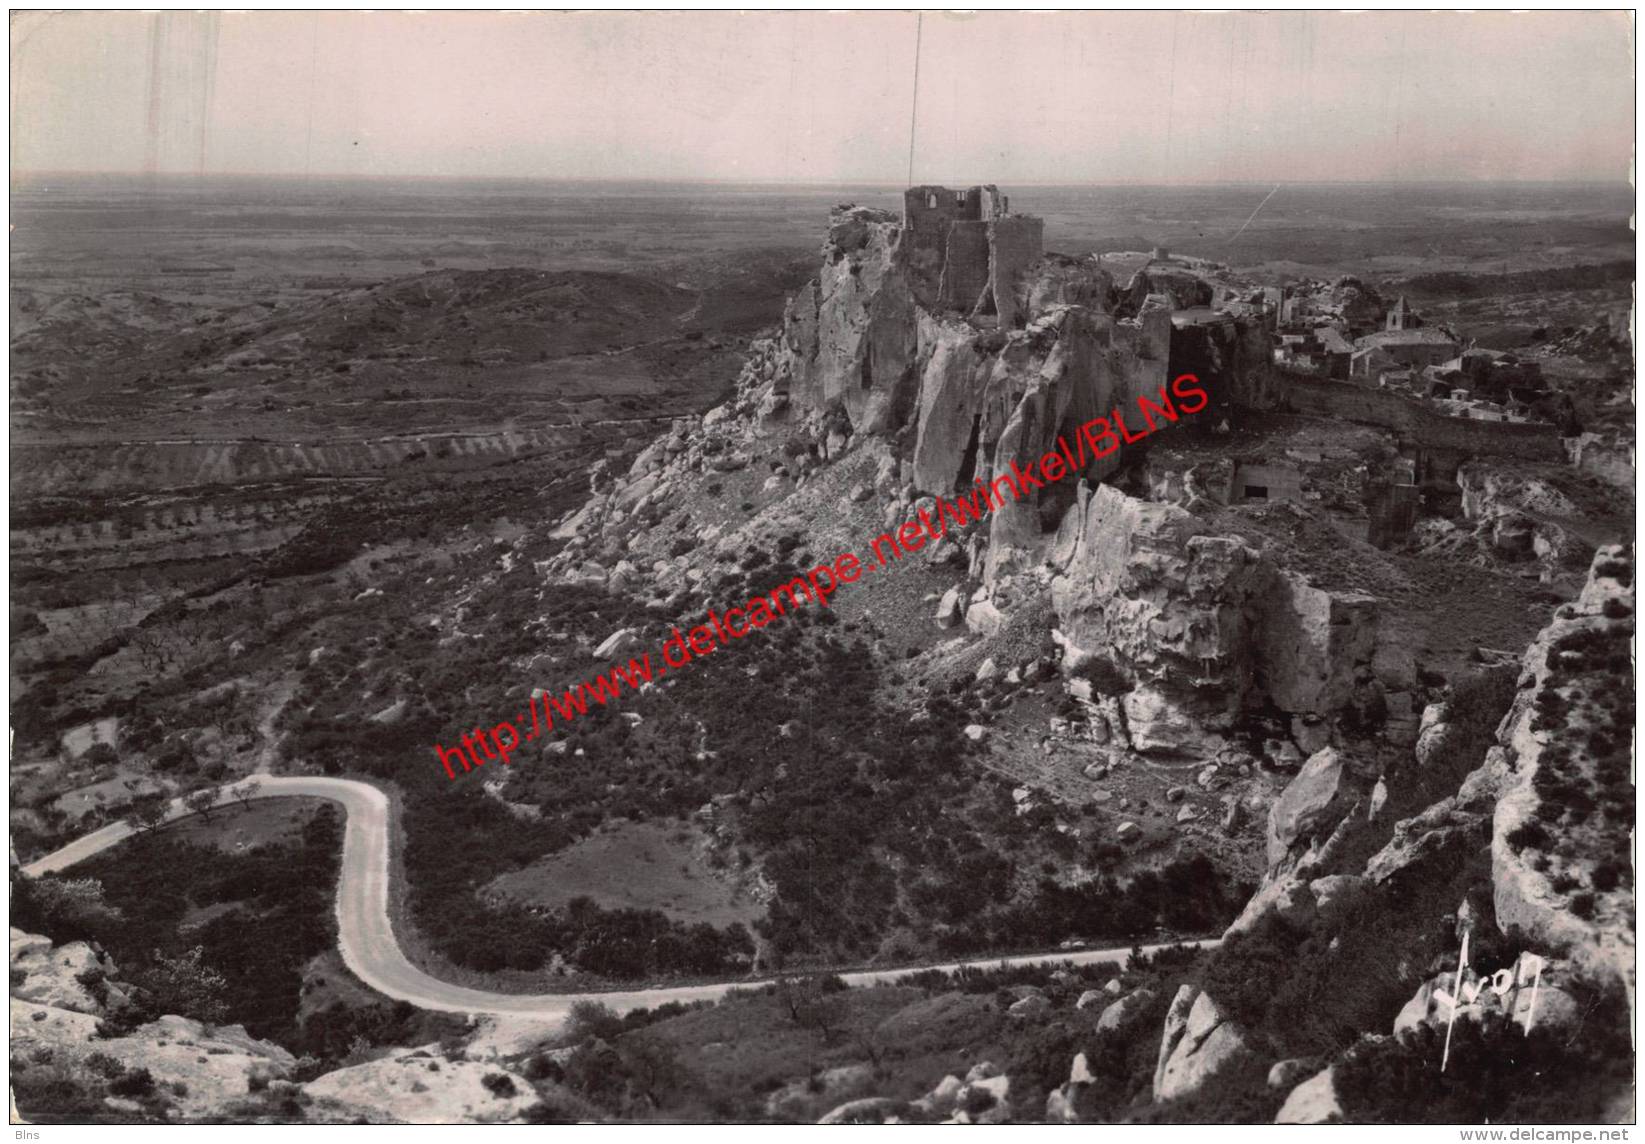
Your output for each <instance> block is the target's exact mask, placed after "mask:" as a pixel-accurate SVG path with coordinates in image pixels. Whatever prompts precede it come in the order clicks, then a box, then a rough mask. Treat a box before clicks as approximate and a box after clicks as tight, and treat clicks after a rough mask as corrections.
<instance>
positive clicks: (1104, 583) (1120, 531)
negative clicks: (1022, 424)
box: [1050, 485, 1271, 750]
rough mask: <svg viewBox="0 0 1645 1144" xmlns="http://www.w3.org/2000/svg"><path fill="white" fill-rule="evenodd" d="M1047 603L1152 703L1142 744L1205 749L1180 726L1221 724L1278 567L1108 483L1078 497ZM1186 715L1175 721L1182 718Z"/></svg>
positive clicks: (1241, 686)
mask: <svg viewBox="0 0 1645 1144" xmlns="http://www.w3.org/2000/svg"><path fill="white" fill-rule="evenodd" d="M1050 559H1051V564H1052V567H1053V568H1054V569H1055V570H1056V572H1057V575H1056V577H1055V579H1053V580H1052V583H1051V601H1052V606H1053V608H1054V609H1055V611H1056V615H1057V627H1058V629H1059V630H1060V631H1061V632H1063V633H1064V634H1065V636H1066V639H1067V643H1068V645H1071V646H1072V647H1074V648H1075V649H1078V651H1079V652H1082V653H1084V654H1086V655H1089V654H1091V653H1093V652H1095V651H1096V650H1098V649H1100V650H1102V651H1103V652H1104V653H1105V654H1106V655H1108V656H1109V657H1111V658H1112V659H1113V661H1114V662H1115V663H1116V664H1117V665H1119V666H1120V667H1121V669H1122V670H1124V671H1125V672H1126V673H1127V674H1128V675H1129V676H1130V677H1131V678H1132V679H1133V680H1134V681H1135V683H1136V684H1137V685H1138V686H1139V687H1141V688H1143V689H1145V690H1146V691H1148V692H1151V693H1152V695H1151V697H1150V698H1148V699H1145V700H1140V701H1137V702H1135V703H1133V704H1131V707H1132V708H1135V710H1134V711H1133V710H1128V711H1127V715H1128V717H1129V716H1131V715H1132V714H1140V715H1144V716H1146V718H1145V719H1144V722H1145V723H1146V726H1147V729H1146V730H1145V733H1144V735H1143V737H1142V742H1141V743H1137V742H1136V740H1137V732H1138V728H1137V727H1136V726H1135V725H1133V726H1132V727H1131V735H1132V738H1133V744H1134V745H1135V746H1137V747H1138V749H1143V750H1146V749H1155V750H1170V749H1173V748H1184V749H1186V748H1189V747H1194V748H1201V747H1203V743H1201V742H1197V741H1194V740H1193V739H1187V738H1184V737H1183V736H1182V735H1181V733H1180V732H1177V733H1173V730H1172V728H1173V725H1175V726H1176V727H1178V728H1181V727H1189V726H1198V725H1199V724H1201V723H1212V724H1213V725H1214V724H1215V723H1216V722H1217V721H1218V720H1219V719H1226V717H1227V716H1228V715H1230V714H1231V713H1232V710H1233V709H1234V708H1235V707H1236V706H1237V704H1238V703H1239V701H1240V700H1241V698H1242V697H1243V696H1244V694H1245V693H1246V691H1247V689H1248V681H1247V679H1246V678H1245V676H1246V673H1245V672H1243V671H1242V670H1241V667H1242V661H1243V657H1244V654H1245V650H1246V647H1247V644H1246V639H1245V637H1246V634H1247V630H1246V629H1247V620H1246V616H1245V609H1244V603H1245V601H1246V600H1248V599H1250V598H1253V597H1255V596H1256V595H1257V594H1259V592H1260V591H1261V590H1262V588H1263V586H1265V585H1266V584H1267V583H1268V582H1269V580H1270V579H1271V569H1270V568H1269V567H1268V566H1267V565H1266V564H1265V563H1264V562H1263V560H1262V558H1261V557H1260V556H1259V555H1258V553H1257V552H1256V551H1255V550H1253V549H1251V548H1250V547H1248V546H1247V545H1245V544H1244V543H1243V542H1241V541H1239V540H1237V539H1235V538H1233V537H1227V536H1216V535H1211V534H1209V533H1208V532H1207V530H1206V528H1205V526H1204V525H1203V524H1202V523H1201V522H1200V521H1199V520H1197V519H1196V518H1195V517H1193V516H1191V515H1190V514H1188V513H1187V512H1184V511H1183V510H1182V509H1180V508H1177V507H1175V506H1172V505H1162V504H1152V503H1149V502H1147V501H1141V500H1137V499H1135V498H1134V497H1129V496H1126V495H1125V494H1124V493H1122V492H1120V491H1119V490H1118V489H1115V488H1113V487H1111V486H1108V485H1099V486H1097V487H1096V488H1095V489H1084V488H1082V489H1081V490H1080V496H1079V500H1078V502H1077V503H1076V504H1075V506H1074V507H1073V508H1072V509H1071V510H1070V511H1069V513H1068V515H1067V516H1066V517H1065V518H1064V519H1063V522H1062V525H1061V527H1060V528H1059V529H1058V532H1057V536H1056V542H1055V545H1054V547H1053V548H1052V551H1051V557H1050ZM1179 712H1180V714H1178V713H1179Z"/></svg>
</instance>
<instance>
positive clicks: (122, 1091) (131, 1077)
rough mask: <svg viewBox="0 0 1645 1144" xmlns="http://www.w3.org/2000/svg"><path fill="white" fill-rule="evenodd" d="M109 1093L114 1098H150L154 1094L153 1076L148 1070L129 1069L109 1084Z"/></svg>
mask: <svg viewBox="0 0 1645 1144" xmlns="http://www.w3.org/2000/svg"><path fill="white" fill-rule="evenodd" d="M109 1091H110V1092H111V1093H113V1094H114V1095H115V1096H135V1097H138V1098H141V1097H145V1096H150V1095H152V1094H153V1092H154V1076H153V1074H151V1073H150V1072H149V1071H148V1069H145V1068H137V1069H129V1070H127V1071H126V1072H125V1073H123V1074H121V1075H120V1076H118V1077H116V1078H114V1079H113V1080H112V1081H110V1082H109Z"/></svg>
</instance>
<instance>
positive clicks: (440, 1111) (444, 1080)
mask: <svg viewBox="0 0 1645 1144" xmlns="http://www.w3.org/2000/svg"><path fill="white" fill-rule="evenodd" d="M303 1091H304V1092H306V1093H307V1094H308V1095H309V1096H311V1097H313V1098H314V1100H315V1101H317V1102H320V1104H321V1109H322V1110H323V1112H322V1116H321V1117H319V1118H323V1119H333V1118H335V1119H346V1120H352V1119H355V1118H356V1117H364V1118H365V1119H366V1120H368V1121H370V1122H371V1123H373V1124H504V1123H508V1122H509V1121H513V1120H517V1119H518V1118H519V1116H520V1114H521V1113H522V1112H524V1111H525V1110H526V1108H527V1107H529V1106H530V1105H533V1104H535V1103H537V1093H536V1090H535V1089H534V1088H532V1086H531V1082H530V1081H528V1080H526V1079H525V1077H523V1076H520V1075H518V1074H517V1073H513V1072H510V1071H509V1070H508V1069H506V1068H503V1067H501V1066H499V1065H497V1064H494V1063H482V1062H479V1061H466V1060H447V1059H445V1058H443V1057H442V1056H440V1055H439V1054H438V1053H436V1052H434V1051H432V1050H429V1049H420V1050H417V1051H414V1052H411V1053H406V1054H403V1055H398V1056H387V1057H383V1058H381V1059H380V1060H375V1061H367V1062H366V1063H365V1064H360V1065H354V1066H352V1067H349V1068H342V1069H337V1070H336V1071H335V1072H329V1073H326V1074H325V1075H324V1076H322V1077H318V1078H316V1079H315V1080H311V1081H309V1082H308V1083H307V1084H305V1085H303Z"/></svg>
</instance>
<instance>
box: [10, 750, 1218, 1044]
mask: <svg viewBox="0 0 1645 1144" xmlns="http://www.w3.org/2000/svg"><path fill="white" fill-rule="evenodd" d="M256 783H257V789H256V791H255V792H254V793H253V794H252V795H251V797H253V798H291V797H307V798H323V799H329V800H330V801H332V802H335V803H339V804H340V805H341V806H342V807H343V809H344V810H345V811H346V812H347V814H348V826H347V828H346V830H345V833H344V835H343V868H342V874H341V876H340V877H339V879H338V882H337V933H338V945H339V946H340V947H341V950H342V954H343V961H344V963H345V964H347V965H348V967H349V969H350V970H352V971H353V973H354V975H355V976H356V977H358V978H359V979H360V980H361V981H363V982H365V983H366V984H367V985H369V986H370V987H371V988H373V989H375V990H376V991H377V992H379V993H381V994H383V995H384V996H386V997H392V998H394V999H395V1000H398V1001H409V1002H410V1003H411V1004H413V1005H416V1006H418V1007H420V1008H423V1009H433V1010H437V1011H440V1012H446V1013H473V1014H484V1015H492V1016H514V1017H532V1018H541V1019H548V1020H562V1019H564V1018H565V1017H566V1015H567V1014H568V1013H569V1012H570V1011H571V1007H572V1006H573V1005H575V1004H576V1003H577V1002H579V1001H599V1002H601V1003H603V1004H605V1005H608V1006H610V1007H611V1008H612V1009H613V1010H615V1011H617V1012H618V1013H625V1012H627V1011H629V1010H631V1009H638V1008H642V1007H646V1008H650V1007H655V1006H657V1005H661V1004H664V1003H666V1002H669V1001H679V1002H686V1003H689V1002H693V1001H713V1000H717V999H718V998H720V997H722V996H724V995H725V994H726V993H727V992H728V991H730V990H732V989H739V988H740V989H747V988H750V987H755V986H758V985H760V984H763V982H761V981H759V980H751V979H740V980H736V981H726V982H719V983H715V984H710V985H678V986H670V987H666V988H656V989H636V990H630V991H627V992H613V993H604V992H602V993H539V994H523V993H487V992H485V991H484V990H479V989H470V988H468V987H466V986H462V985H453V984H451V983H450V982H446V981H441V980H439V979H438V978H436V977H430V976H429V975H428V974H426V973H424V972H423V971H422V970H421V969H418V968H417V967H416V966H415V965H413V964H412V963H411V960H410V959H409V958H408V957H406V955H405V952H404V951H403V950H402V949H401V948H400V944H399V942H398V941H396V940H395V937H394V927H393V925H392V923H391V922H390V921H389V901H388V879H389V870H390V868H391V867H390V863H389V827H390V825H391V823H390V813H391V807H390V803H389V799H388V796H387V795H386V794H384V793H383V792H382V791H381V790H379V789H378V788H377V787H374V786H372V785H371V784H370V783H364V782H357V781H355V780H353V779H335V778H324V777H319V776H313V777H309V776H276V775H259V776H258V777H257V779H256ZM235 794H236V788H235V787H225V788H224V789H223V790H222V791H220V792H219V794H218V798H217V805H219V806H224V805H228V804H230V803H232V802H233V801H234V798H235ZM189 813H191V812H190V811H189V810H187V809H186V808H185V807H184V806H183V805H182V803H181V802H180V801H178V800H173V802H172V804H171V808H170V810H169V812H168V815H167V820H168V821H170V820H173V819H178V818H183V817H185V816H186V815H188V814H189ZM135 833H136V831H135V830H134V829H133V828H132V827H131V826H129V825H127V824H126V823H125V822H123V821H122V822H117V823H114V824H112V825H110V826H105V827H103V828H102V829H101V830H97V831H94V832H92V833H91V834H88V835H86V836H85V837H83V838H79V839H76V840H75V841H74V842H71V843H69V844H68V845H67V846H64V847H63V848H62V849H60V850H56V851H53V852H52V853H51V854H48V855H46V856H45V857H44V858H41V859H38V860H37V861H34V862H31V863H29V864H28V865H27V866H24V867H23V872H24V873H25V874H29V875H36V876H37V875H40V874H54V873H57V872H59V871H62V870H66V869H68V868H69V867H71V866H74V865H75V864H76V863H79V862H83V861H85V860H86V859H87V858H90V857H91V856H92V855H94V854H100V853H102V852H103V851H104V850H107V849H109V848H110V847H111V846H114V845H116V844H117V843H119V842H122V841H124V840H125V839H127V838H130V837H131V836H132V835H133V834H135ZM1185 944H1190V945H1199V946H1202V947H1208V946H1212V945H1215V944H1216V942H1215V941H1204V942H1189V943H1185ZM1142 948H1143V951H1144V952H1147V953H1151V952H1153V951H1155V950H1158V949H1165V948H1167V947H1166V946H1163V945H1150V946H1144V947H1142ZM1129 955H1130V950H1129V949H1128V948H1127V949H1090V950H1058V951H1055V952H1052V953H1037V954H1024V955H1021V956H1017V957H1005V958H998V957H995V958H980V959H977V960H973V961H962V962H951V963H949V964H945V965H934V966H910V967H905V968H902V969H877V970H869V971H864V972H858V973H843V974H841V975H840V976H841V977H842V978H844V980H845V981H846V982H847V983H848V984H850V985H872V984H874V983H876V982H886V981H893V980H895V979H897V978H899V977H904V976H906V975H907V974H909V973H913V972H915V971H916V970H919V969H937V970H943V971H949V972H951V971H953V970H955V969H958V968H960V967H961V966H965V965H971V966H979V967H983V966H998V965H1002V964H1004V965H1036V964H1045V963H1053V962H1055V963H1063V962H1072V963H1073V964H1076V965H1107V964H1123V963H1124V961H1125V960H1126V958H1127V957H1128V956H1129Z"/></svg>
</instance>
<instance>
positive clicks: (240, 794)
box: [229, 779, 263, 810]
mask: <svg viewBox="0 0 1645 1144" xmlns="http://www.w3.org/2000/svg"><path fill="white" fill-rule="evenodd" d="M262 786H263V784H262V783H260V782H258V781H257V780H256V779H247V780H246V781H245V782H243V783H239V784H237V785H235V786H232V787H230V788H229V790H230V792H232V793H233V795H234V801H235V802H237V803H239V804H240V809H241V810H250V809H251V800H252V799H254V798H256V797H257V792H258V791H259V790H261V789H262Z"/></svg>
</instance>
